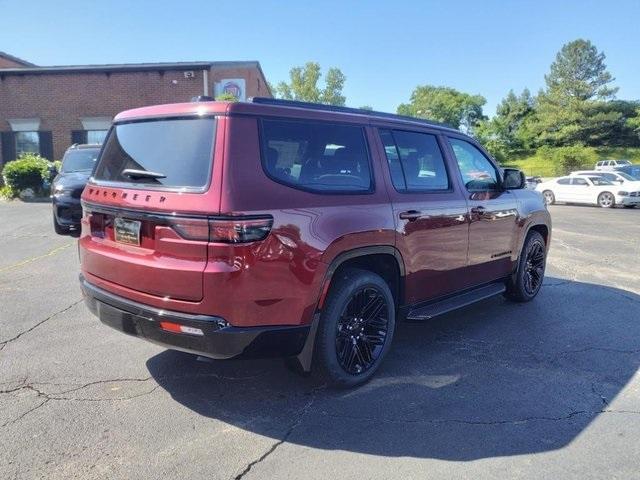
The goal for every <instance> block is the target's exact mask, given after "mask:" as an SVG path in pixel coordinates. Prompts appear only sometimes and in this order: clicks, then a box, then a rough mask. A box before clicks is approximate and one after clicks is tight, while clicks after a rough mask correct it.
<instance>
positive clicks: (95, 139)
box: [87, 130, 109, 144]
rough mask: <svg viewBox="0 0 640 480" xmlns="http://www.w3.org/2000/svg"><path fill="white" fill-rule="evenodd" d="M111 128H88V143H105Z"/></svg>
mask: <svg viewBox="0 0 640 480" xmlns="http://www.w3.org/2000/svg"><path fill="white" fill-rule="evenodd" d="M108 131H109V130H87V143H99V144H102V143H104V139H105V138H106V137H107V132H108Z"/></svg>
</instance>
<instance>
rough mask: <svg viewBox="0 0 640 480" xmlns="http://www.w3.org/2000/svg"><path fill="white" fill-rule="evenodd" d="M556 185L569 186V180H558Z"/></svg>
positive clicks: (566, 178)
mask: <svg viewBox="0 0 640 480" xmlns="http://www.w3.org/2000/svg"><path fill="white" fill-rule="evenodd" d="M557 183H558V184H559V185H569V184H571V179H570V178H569V177H564V178H560V179H558V181H557Z"/></svg>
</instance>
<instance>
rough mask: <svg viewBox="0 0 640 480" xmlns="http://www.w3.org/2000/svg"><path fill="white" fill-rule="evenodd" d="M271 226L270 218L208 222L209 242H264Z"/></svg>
mask: <svg viewBox="0 0 640 480" xmlns="http://www.w3.org/2000/svg"><path fill="white" fill-rule="evenodd" d="M272 225H273V219H272V218H271V217H264V218H245V219H243V218H238V219H235V218H234V219H214V220H209V241H210V242H220V243H247V242H255V241H258V240H264V239H265V238H266V237H267V235H269V232H270V231H271V226H272Z"/></svg>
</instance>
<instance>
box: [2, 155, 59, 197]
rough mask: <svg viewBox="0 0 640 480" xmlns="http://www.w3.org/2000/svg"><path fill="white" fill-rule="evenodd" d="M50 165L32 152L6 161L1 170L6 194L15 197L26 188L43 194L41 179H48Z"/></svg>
mask: <svg viewBox="0 0 640 480" xmlns="http://www.w3.org/2000/svg"><path fill="white" fill-rule="evenodd" d="M50 165H51V164H50V163H49V161H48V160H46V159H44V158H42V157H41V156H40V155H36V154H33V153H27V154H23V155H21V156H20V158H18V159H17V160H13V161H11V162H8V163H7V164H6V165H5V166H4V169H3V170H2V178H3V179H4V183H5V185H6V186H7V187H8V191H7V194H8V196H11V197H17V196H18V195H19V194H20V192H21V191H22V190H24V189H26V188H31V189H32V190H33V191H34V192H36V194H41V195H42V194H44V193H45V192H44V191H43V181H45V180H48V179H49V166H50Z"/></svg>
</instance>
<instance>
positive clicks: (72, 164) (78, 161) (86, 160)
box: [62, 148, 100, 173]
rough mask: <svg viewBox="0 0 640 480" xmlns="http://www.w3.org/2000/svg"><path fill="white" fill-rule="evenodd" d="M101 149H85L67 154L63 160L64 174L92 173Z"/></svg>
mask: <svg viewBox="0 0 640 480" xmlns="http://www.w3.org/2000/svg"><path fill="white" fill-rule="evenodd" d="M99 153H100V149H99V148H83V149H81V150H72V151H70V152H67V153H66V154H65V156H64V159H63V160H62V172H63V173H71V172H90V171H91V170H93V167H94V166H95V164H96V159H97V158H98V154H99Z"/></svg>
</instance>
